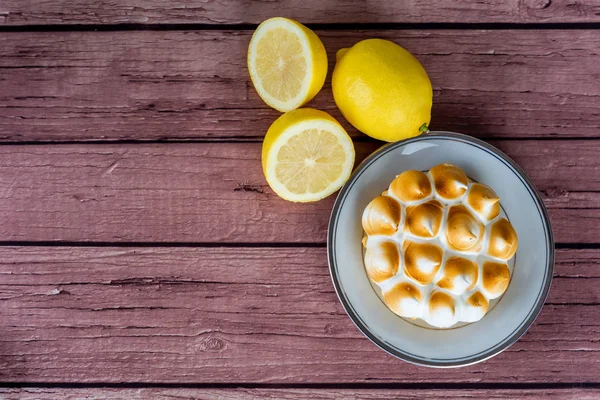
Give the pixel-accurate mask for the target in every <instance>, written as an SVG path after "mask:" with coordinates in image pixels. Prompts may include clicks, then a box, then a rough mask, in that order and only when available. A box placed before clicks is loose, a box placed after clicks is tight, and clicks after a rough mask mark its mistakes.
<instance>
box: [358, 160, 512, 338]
mask: <svg viewBox="0 0 600 400" xmlns="http://www.w3.org/2000/svg"><path fill="white" fill-rule="evenodd" d="M362 226H363V230H364V233H365V237H364V239H363V245H364V247H365V251H364V265H365V269H366V272H367V275H368V276H369V279H370V280H371V281H372V282H373V283H374V284H375V285H376V287H378V288H379V289H380V292H381V293H380V294H381V297H382V300H383V301H384V303H385V304H386V305H387V307H388V308H389V309H390V310H392V311H393V312H394V313H396V314H398V315H399V316H401V317H405V318H410V319H415V320H421V321H424V322H425V323H426V324H428V325H431V326H433V327H436V328H449V327H452V326H454V325H456V324H458V323H461V322H462V323H470V322H475V321H478V320H480V319H481V318H483V316H484V315H485V314H486V313H487V312H488V311H489V310H490V309H491V308H492V307H493V305H494V304H495V302H497V301H498V299H499V298H500V296H502V295H503V294H504V292H505V291H506V289H507V288H508V285H509V283H510V277H511V273H512V265H513V264H514V262H512V261H513V260H512V259H513V257H514V255H515V253H516V251H517V247H518V238H517V234H516V232H515V230H514V228H513V226H512V225H511V223H510V222H509V220H508V219H507V217H506V215H505V214H504V212H503V211H502V207H501V205H500V199H499V198H498V196H497V195H496V193H495V192H494V191H493V190H492V189H491V188H490V187H488V186H486V185H483V184H481V183H477V182H474V181H472V180H470V179H469V178H468V177H467V175H466V174H465V173H464V171H463V170H462V169H461V168H459V167H457V166H456V165H452V164H440V165H437V166H435V167H433V168H431V169H430V170H429V171H427V172H421V171H413V170H410V171H405V172H403V173H401V174H400V175H398V176H397V177H396V178H395V179H394V180H393V181H392V182H391V184H390V186H389V188H388V190H386V191H385V192H383V193H382V195H381V196H378V197H376V198H375V199H373V200H372V201H371V202H370V203H369V205H368V206H367V207H366V208H365V210H364V212H363V216H362Z"/></svg>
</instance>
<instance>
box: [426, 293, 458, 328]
mask: <svg viewBox="0 0 600 400" xmlns="http://www.w3.org/2000/svg"><path fill="white" fill-rule="evenodd" d="M455 307H456V306H455V302H454V299H453V298H452V296H450V295H449V294H446V293H444V292H434V293H432V294H431V297H429V320H430V321H431V324H432V325H434V326H437V327H439V328H447V327H449V326H452V325H454V314H455Z"/></svg>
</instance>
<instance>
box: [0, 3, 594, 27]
mask: <svg viewBox="0 0 600 400" xmlns="http://www.w3.org/2000/svg"><path fill="white" fill-rule="evenodd" d="M280 15H283V16H287V17H290V18H295V19H298V20H300V21H302V22H304V23H326V24H329V23H392V22H396V23H397V22H400V23H416V22H444V23H448V22H450V23H451V22H461V23H464V22H471V23H473V22H475V23H478V22H479V23H481V22H510V23H525V22H598V21H599V20H600V17H599V15H600V3H599V2H598V1H597V0H592V1H583V0H571V1H551V0H543V1H535V0H526V1H523V0H510V1H499V0H489V1H479V2H473V1H468V0H460V1H452V2H447V1H446V2H445V1H440V0H426V1H417V0H412V1H402V2H389V3H377V2H375V3H366V2H365V3H363V2H348V1H342V0H336V1H328V2H322V1H319V0H307V1H294V0H286V1H282V2H278V3H277V4H276V5H273V4H272V3H270V2H268V1H251V0H224V1H204V2H201V3H190V2H188V1H185V0H175V1H169V2H164V1H162V2H161V1H158V0H149V1H148V0H146V1H143V0H128V1H122V2H116V3H115V2H112V1H108V0H101V1H92V0H75V1H73V0H71V1H69V2H65V1H50V0H42V1H33V0H5V1H3V2H2V4H1V5H0V24H3V25H30V24H44V25H55V24H59V25H62V24H127V23H129V24H131V23H135V24H173V23H201V24H240V23H253V24H256V23H259V22H261V21H262V20H264V19H266V18H269V17H272V16H280Z"/></svg>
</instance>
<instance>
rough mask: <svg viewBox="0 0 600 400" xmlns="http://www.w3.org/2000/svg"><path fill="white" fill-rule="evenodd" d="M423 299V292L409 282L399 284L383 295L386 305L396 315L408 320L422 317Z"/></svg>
mask: <svg viewBox="0 0 600 400" xmlns="http://www.w3.org/2000/svg"><path fill="white" fill-rule="evenodd" d="M422 298H423V295H422V294H421V291H420V290H419V289H418V288H417V287H416V286H415V285H412V284H410V283H408V282H402V283H399V284H397V285H396V286H394V287H392V288H391V289H390V290H388V291H387V292H385V293H384V294H383V300H384V302H385V304H386V305H387V306H388V307H389V308H390V309H391V310H392V311H393V312H395V313H396V314H398V315H400V316H402V317H407V318H417V317H420V316H421V314H422V311H421V300H422Z"/></svg>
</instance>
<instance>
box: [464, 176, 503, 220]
mask: <svg viewBox="0 0 600 400" xmlns="http://www.w3.org/2000/svg"><path fill="white" fill-rule="evenodd" d="M467 202H468V203H469V205H470V206H471V208H472V209H473V210H474V211H475V212H476V213H477V214H478V215H479V216H480V217H481V218H483V219H484V220H485V221H490V220H492V219H494V218H496V217H497V216H498V214H500V198H499V197H498V196H497V195H496V193H494V191H493V190H492V189H491V188H489V187H488V186H486V185H482V184H481V183H472V184H471V189H470V190H469V194H468V195H467Z"/></svg>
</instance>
